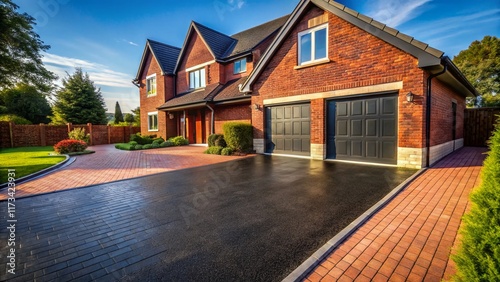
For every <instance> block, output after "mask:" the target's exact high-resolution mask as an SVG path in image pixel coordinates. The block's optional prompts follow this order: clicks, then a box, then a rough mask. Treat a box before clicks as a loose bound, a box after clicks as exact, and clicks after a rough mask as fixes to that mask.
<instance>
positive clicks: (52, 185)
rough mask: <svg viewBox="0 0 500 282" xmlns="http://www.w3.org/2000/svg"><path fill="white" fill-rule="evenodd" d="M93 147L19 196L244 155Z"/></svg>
mask: <svg viewBox="0 0 500 282" xmlns="http://www.w3.org/2000/svg"><path fill="white" fill-rule="evenodd" d="M89 149H90V150H93V151H95V153H94V154H90V155H82V156H77V157H76V160H75V162H74V163H72V164H71V165H69V166H67V167H65V168H63V169H61V170H58V171H55V172H53V173H51V174H49V175H47V176H44V177H41V178H38V179H34V180H32V181H29V182H25V183H21V184H19V185H17V186H16V198H22V197H26V196H31V195H36V194H41V193H47V192H53V191H60V190H66V189H70V188H75V187H83V186H88V185H94V184H102V183H106V182H111V181H115V180H122V179H127V178H133V177H139V176H145V175H150V174H155V173H160V172H166V171H171V170H177V169H183V168H189V167H195V166H203V165H208V164H215V163H220V162H226V161H230V160H234V159H238V158H242V157H235V156H230V157H228V156H217V155H206V154H203V151H204V150H206V148H205V147H196V146H183V147H170V148H162V149H152V150H143V151H121V150H117V149H115V148H114V145H100V146H93V147H90V148H89ZM6 198H7V195H6V193H1V194H0V200H5V199H6Z"/></svg>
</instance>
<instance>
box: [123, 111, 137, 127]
mask: <svg viewBox="0 0 500 282" xmlns="http://www.w3.org/2000/svg"><path fill="white" fill-rule="evenodd" d="M124 120H125V122H127V123H129V124H132V123H134V122H135V117H134V115H133V114H131V113H126V114H125V118H124Z"/></svg>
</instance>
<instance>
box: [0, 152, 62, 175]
mask: <svg viewBox="0 0 500 282" xmlns="http://www.w3.org/2000/svg"><path fill="white" fill-rule="evenodd" d="M50 153H54V148H53V147H51V146H47V147H22V148H8V149H0V183H5V182H7V171H8V170H9V169H15V173H16V177H15V178H16V179H17V178H20V177H23V176H26V175H29V174H32V173H34V172H37V171H40V170H42V169H44V168H48V167H51V166H53V165H55V164H57V163H59V162H61V161H63V160H64V159H65V157H63V156H49V154H50Z"/></svg>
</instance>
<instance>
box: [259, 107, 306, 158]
mask: <svg viewBox="0 0 500 282" xmlns="http://www.w3.org/2000/svg"><path fill="white" fill-rule="evenodd" d="M266 113H267V114H266V139H267V140H268V141H266V143H265V144H266V152H268V153H279V154H300V155H309V154H310V153H309V152H310V150H311V141H310V140H311V136H310V127H311V122H310V106H309V104H300V105H285V106H273V107H266ZM269 140H270V141H269Z"/></svg>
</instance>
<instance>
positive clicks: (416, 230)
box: [305, 148, 486, 281]
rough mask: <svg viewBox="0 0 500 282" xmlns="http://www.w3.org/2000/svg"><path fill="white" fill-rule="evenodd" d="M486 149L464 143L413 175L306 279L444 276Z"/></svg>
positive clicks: (449, 271) (451, 270)
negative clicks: (434, 164) (396, 193)
mask: <svg viewBox="0 0 500 282" xmlns="http://www.w3.org/2000/svg"><path fill="white" fill-rule="evenodd" d="M485 151H486V149H484V148H463V149H462V150H460V151H458V152H456V153H454V154H452V155H450V156H448V157H446V158H445V159H444V160H442V161H441V162H440V163H438V164H437V165H436V166H434V167H432V168H430V169H428V170H427V171H425V172H424V173H423V174H422V175H420V176H419V177H418V178H417V179H415V180H414V181H413V182H412V183H411V184H410V185H409V186H408V187H407V188H406V189H405V190H403V191H402V192H401V193H400V194H399V195H398V196H397V197H396V198H394V199H393V200H392V201H391V202H390V203H388V204H387V205H386V206H385V207H383V208H382V209H381V210H380V211H379V212H378V213H376V214H375V215H374V216H373V217H372V218H370V219H369V220H368V221H367V222H366V223H365V224H364V225H363V226H361V227H360V228H359V229H358V230H356V231H355V232H354V233H353V234H352V235H351V236H350V237H349V238H348V239H346V240H345V241H344V242H343V243H342V244H341V245H339V246H338V247H337V248H336V249H335V250H333V252H332V253H331V254H330V255H329V256H328V257H327V258H326V259H325V260H324V261H323V262H321V264H320V265H319V266H317V267H316V269H314V270H313V271H312V272H311V273H309V276H308V277H307V278H306V279H305V280H306V281H441V280H442V279H445V280H446V279H449V278H450V277H451V276H452V275H453V274H454V273H455V266H454V263H453V261H451V260H450V253H451V251H452V246H453V245H454V243H456V241H457V240H456V238H457V232H458V229H459V227H460V224H461V217H462V216H463V214H464V213H465V211H466V210H467V208H468V205H469V200H468V197H469V193H470V192H471V190H472V188H474V187H476V186H478V184H479V182H480V176H479V173H480V170H481V166H482V163H483V161H484V157H485V155H484V154H483V153H484V152H485Z"/></svg>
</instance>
